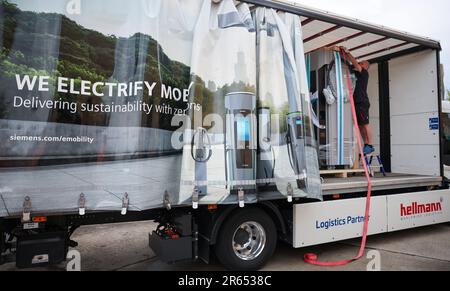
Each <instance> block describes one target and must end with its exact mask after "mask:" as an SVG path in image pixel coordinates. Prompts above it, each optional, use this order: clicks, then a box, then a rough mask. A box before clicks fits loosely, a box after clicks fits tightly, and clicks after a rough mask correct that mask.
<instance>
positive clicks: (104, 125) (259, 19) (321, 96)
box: [0, 0, 450, 270]
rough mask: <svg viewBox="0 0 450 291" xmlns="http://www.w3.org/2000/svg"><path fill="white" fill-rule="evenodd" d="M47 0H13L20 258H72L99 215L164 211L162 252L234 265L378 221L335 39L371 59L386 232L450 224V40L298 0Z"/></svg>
mask: <svg viewBox="0 0 450 291" xmlns="http://www.w3.org/2000/svg"><path fill="white" fill-rule="evenodd" d="M30 2H31V1H24V0H3V1H1V2H0V24H1V25H0V44H1V54H0V79H1V80H0V137H1V140H2V141H1V143H0V198H1V199H0V263H5V262H7V261H8V260H9V259H10V258H11V256H12V257H13V259H15V261H16V264H17V267H19V268H30V267H38V266H48V265H53V264H59V263H61V262H63V261H64V260H66V257H67V253H68V251H69V250H70V249H73V248H75V249H76V247H77V245H78V244H77V242H76V241H74V240H73V239H72V237H71V236H72V234H73V233H74V232H75V231H76V230H77V229H78V228H79V227H81V226H86V225H94V224H111V223H121V222H134V221H156V222H158V224H159V225H158V228H157V229H155V230H149V246H150V247H151V248H152V250H153V251H154V252H155V253H156V254H157V255H158V257H159V258H160V259H161V260H162V261H164V262H169V263H176V262H179V261H184V260H202V261H204V262H206V263H208V262H209V261H210V258H211V256H212V255H213V254H214V255H215V256H216V257H217V258H218V259H219V261H220V262H221V263H222V264H223V265H224V266H225V267H226V268H228V269H230V270H257V269H260V268H261V267H262V266H264V264H266V263H267V262H268V261H269V260H270V259H271V256H272V255H273V253H274V251H275V248H276V246H277V242H278V241H284V242H286V243H288V244H290V245H292V247H293V248H303V247H310V246H314V245H320V244H325V243H331V242H336V241H342V240H347V239H351V238H358V237H361V236H362V235H363V224H364V222H365V218H366V217H365V215H364V210H365V206H366V195H367V190H368V183H367V181H366V179H365V177H364V176H362V175H361V174H363V173H364V170H361V164H360V160H362V158H363V157H361V156H360V154H359V153H358V151H357V147H356V135H357V133H358V131H357V130H355V126H354V123H352V120H351V115H350V113H349V112H350V106H351V105H350V102H349V100H348V99H349V98H350V96H349V95H348V94H347V95H345V94H339V92H338V93H334V95H335V96H334V97H337V98H336V100H335V102H336V103H334V104H333V105H330V104H329V103H328V104H327V102H328V101H329V100H328V99H327V98H328V97H329V96H325V95H326V93H328V94H329V93H330V92H332V91H333V90H332V87H333V86H331V87H329V83H330V82H333V81H332V80H339V78H338V79H336V76H335V75H333V74H336V73H337V74H339V71H340V70H341V65H339V63H336V62H337V61H339V62H342V63H343V65H342V68H347V67H345V66H348V67H349V68H350V65H348V64H346V63H345V59H341V56H339V53H337V55H333V53H331V55H330V52H329V51H327V50H326V48H329V47H333V46H345V47H347V48H348V49H350V51H351V53H352V54H353V55H354V56H355V57H356V58H357V59H359V60H368V61H369V62H370V63H371V66H370V70H369V74H370V79H369V88H368V94H369V98H370V102H371V108H370V115H371V125H372V127H373V130H374V140H375V142H374V146H375V148H376V152H375V153H374V154H373V157H375V158H379V164H380V165H372V164H371V165H370V169H371V172H372V174H373V178H372V198H371V209H370V222H369V229H368V234H369V235H375V234H381V233H388V232H396V231H401V230H405V229H410V228H416V227H422V226H426V225H434V224H440V223H446V222H449V221H450V190H449V187H448V180H447V179H446V178H445V175H444V148H443V147H444V144H445V141H446V138H445V135H444V128H443V124H442V122H441V112H442V108H441V106H442V105H441V100H442V98H443V92H442V84H441V82H442V81H441V80H442V78H441V77H442V76H441V74H442V72H441V64H440V51H441V45H440V43H439V42H438V41H435V40H432V39H430V38H426V37H420V36H416V35H413V34H410V33H406V32H400V31H396V30H394V29H390V28H386V27H384V26H380V25H374V24H369V23H366V22H363V21H360V20H357V19H350V18H346V17H342V16H339V15H335V14H333V13H330V12H327V11H320V10H315V9H312V8H308V7H305V6H302V5H299V4H298V3H289V2H285V1H269V0H241V1H232V0H219V1H211V0H195V1H175V0H163V1H162V0H149V1H142V2H141V3H133V4H130V3H124V2H123V1H112V2H111V1H110V2H108V3H109V4H108V7H105V6H104V4H103V2H102V1H100V0H96V1H81V2H79V3H78V2H77V3H71V1H69V2H68V3H65V2H64V1H63V2H64V3H62V4H61V5H59V6H58V7H56V6H55V5H56V4H55V2H54V1H46V0H44V1H41V4H40V5H42V6H41V7H36V5H31V4H32V3H30ZM187 2H189V3H187ZM79 5H81V6H79ZM333 65H334V67H333ZM333 68H337V70H335V69H333ZM342 72H343V73H342ZM342 72H341V73H342V74H344V75H343V79H344V80H345V79H346V78H348V79H349V80H350V79H351V78H354V76H352V74H351V73H348V74H347V75H345V70H344V69H342ZM330 76H332V77H330ZM333 78H335V79H333ZM330 80H331V81H330ZM337 82H343V81H342V80H341V81H337ZM342 84H344V83H342ZM346 84H347V83H346ZM349 84H350V83H349ZM337 86H338V87H339V84H338V85H337ZM344 87H345V86H344ZM327 89H329V91H327ZM347 89H348V88H347ZM331 95H333V94H332V93H331ZM339 110H340V111H339ZM199 120H200V121H199ZM381 169H383V171H380V170H381ZM300 259H302V258H299V260H300Z"/></svg>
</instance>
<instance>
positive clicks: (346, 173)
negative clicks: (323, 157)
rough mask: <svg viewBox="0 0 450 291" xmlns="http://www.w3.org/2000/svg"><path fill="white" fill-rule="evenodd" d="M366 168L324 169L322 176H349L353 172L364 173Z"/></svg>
mask: <svg viewBox="0 0 450 291" xmlns="http://www.w3.org/2000/svg"><path fill="white" fill-rule="evenodd" d="M364 173H365V172H364V169H347V170H323V171H320V176H334V177H336V178H348V177H349V176H351V175H353V174H364Z"/></svg>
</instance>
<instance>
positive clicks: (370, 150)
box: [364, 145, 375, 155]
mask: <svg viewBox="0 0 450 291" xmlns="http://www.w3.org/2000/svg"><path fill="white" fill-rule="evenodd" d="M373 152H375V148H374V147H373V146H370V145H366V146H364V155H370V154H372V153H373Z"/></svg>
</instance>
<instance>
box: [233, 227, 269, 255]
mask: <svg viewBox="0 0 450 291" xmlns="http://www.w3.org/2000/svg"><path fill="white" fill-rule="evenodd" d="M232 245H233V251H234V253H235V254H236V256H237V257H238V258H240V259H241V260H244V261H251V260H254V259H256V258H257V257H258V256H259V255H261V253H262V252H263V250H264V247H265V246H266V231H265V230H264V228H263V227H262V225H261V224H259V223H257V222H254V221H249V222H244V223H243V224H241V225H240V226H239V227H238V228H237V229H236V231H235V232H234V235H233V241H232Z"/></svg>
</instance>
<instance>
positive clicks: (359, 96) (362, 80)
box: [339, 46, 375, 155]
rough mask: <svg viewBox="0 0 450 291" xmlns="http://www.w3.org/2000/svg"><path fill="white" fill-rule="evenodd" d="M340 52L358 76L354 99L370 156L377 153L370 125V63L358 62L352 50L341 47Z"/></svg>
mask: <svg viewBox="0 0 450 291" xmlns="http://www.w3.org/2000/svg"><path fill="white" fill-rule="evenodd" d="M339 50H340V51H341V52H343V53H345V54H346V55H347V58H348V60H350V62H351V63H352V64H353V69H354V71H355V74H356V78H357V81H356V87H355V91H354V93H353V99H354V100H355V109H356V115H357V117H358V125H359V129H360V131H361V135H362V137H363V139H364V143H365V145H364V154H365V155H370V154H372V153H373V152H375V148H374V147H373V142H372V140H373V136H372V127H371V125H370V118H369V110H370V101H369V95H368V94H367V86H368V83H369V68H370V63H369V62H368V61H361V62H358V61H357V60H356V58H355V57H354V56H353V55H352V54H351V53H350V50H349V49H347V48H346V47H342V46H341V47H339Z"/></svg>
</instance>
